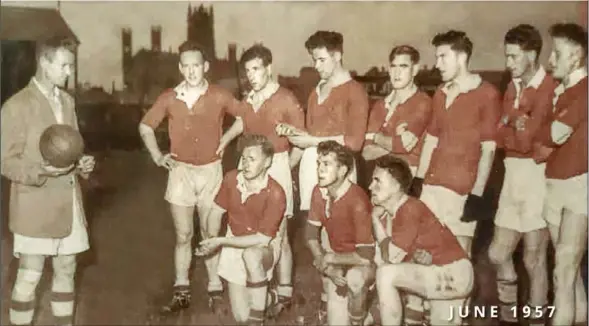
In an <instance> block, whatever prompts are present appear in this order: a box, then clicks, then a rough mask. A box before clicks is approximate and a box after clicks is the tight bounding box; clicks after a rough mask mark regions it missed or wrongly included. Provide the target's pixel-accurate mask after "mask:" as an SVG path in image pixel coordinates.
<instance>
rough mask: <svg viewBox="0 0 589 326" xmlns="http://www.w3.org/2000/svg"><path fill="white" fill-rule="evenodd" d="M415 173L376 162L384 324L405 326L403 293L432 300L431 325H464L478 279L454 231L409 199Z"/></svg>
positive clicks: (400, 164)
mask: <svg viewBox="0 0 589 326" xmlns="http://www.w3.org/2000/svg"><path fill="white" fill-rule="evenodd" d="M411 179H412V175H411V171H410V169H409V166H408V165H407V163H406V162H405V161H403V160H402V159H400V158H396V157H394V156H391V155H388V156H384V157H381V158H379V159H377V161H376V169H375V170H374V174H373V177H372V183H371V185H370V191H371V199H372V203H373V205H375V207H374V211H373V213H372V219H373V225H374V230H375V231H374V232H375V237H376V240H377V241H378V242H377V243H378V244H379V248H380V250H379V251H380V253H381V255H382V257H377V260H378V259H379V258H381V259H382V261H384V264H382V265H380V266H379V268H378V271H377V276H376V286H377V289H378V297H379V303H380V312H381V321H382V324H383V325H401V321H402V318H401V317H402V314H403V304H402V300H401V296H400V293H401V291H410V292H411V293H415V294H417V295H419V296H421V297H423V298H427V299H429V300H430V301H429V302H430V306H431V324H432V325H461V319H460V316H459V314H458V309H459V308H460V306H462V302H463V301H464V298H466V297H467V296H468V295H469V294H470V291H471V290H472V286H473V281H474V275H473V269H472V264H471V263H470V260H469V259H468V256H467V254H466V252H464V250H463V249H462V248H461V247H460V244H459V243H458V241H456V238H455V237H454V235H453V234H452V232H451V231H450V230H449V229H448V228H446V227H445V226H444V225H442V224H441V223H440V221H439V219H436V217H435V216H434V215H433V213H432V211H431V210H430V209H429V208H428V207H427V206H426V205H425V204H424V203H423V202H421V201H420V200H419V199H417V198H414V197H410V196H408V195H407V192H408V190H409V187H410V185H411Z"/></svg>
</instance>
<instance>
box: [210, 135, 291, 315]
mask: <svg viewBox="0 0 589 326" xmlns="http://www.w3.org/2000/svg"><path fill="white" fill-rule="evenodd" d="M239 145H240V146H239V147H240V148H243V150H241V151H240V152H241V153H242V154H241V165H242V168H241V171H239V172H238V171H235V170H234V171H232V172H229V173H228V174H227V175H226V176H225V179H224V180H223V183H222V185H221V189H220V190H219V193H218V194H217V197H216V198H215V204H216V205H215V207H214V209H213V212H212V214H211V218H210V219H209V221H210V223H212V224H213V225H212V226H211V227H210V229H211V230H219V229H220V227H221V219H222V216H223V213H224V212H227V216H228V218H229V220H228V227H227V235H226V236H225V237H213V238H209V239H207V240H203V241H202V242H201V245H202V250H203V251H204V252H205V253H206V252H212V251H215V250H216V249H217V248H219V247H222V250H221V255H220V260H219V275H220V276H221V277H223V278H224V279H226V280H227V281H228V284H229V286H228V287H229V298H230V300H231V310H232V311H233V316H234V317H235V320H236V321H237V322H238V323H245V322H247V323H248V324H249V325H262V324H263V321H264V309H265V307H266V305H270V304H275V302H274V299H275V297H273V300H269V301H268V302H267V301H266V297H267V293H268V282H269V281H270V279H271V278H272V270H273V267H274V265H275V264H276V262H277V260H278V256H279V255H280V246H281V244H282V239H281V238H282V237H283V236H284V233H285V232H284V231H285V223H283V218H284V210H285V209H286V197H285V194H284V190H283V189H282V187H281V186H280V185H279V184H278V182H276V181H275V180H274V179H273V178H272V176H270V175H269V174H270V173H269V169H270V166H271V165H272V158H273V156H274V144H272V143H271V142H270V141H269V140H268V139H266V137H264V136H261V135H252V134H249V135H245V136H243V138H242V139H241V140H240V144H239Z"/></svg>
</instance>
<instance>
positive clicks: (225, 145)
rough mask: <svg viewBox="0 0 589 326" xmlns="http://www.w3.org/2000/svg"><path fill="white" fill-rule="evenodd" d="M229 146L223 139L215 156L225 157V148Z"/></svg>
mask: <svg viewBox="0 0 589 326" xmlns="http://www.w3.org/2000/svg"><path fill="white" fill-rule="evenodd" d="M227 144H228V142H227V141H225V140H224V139H223V138H222V137H221V141H219V146H217V150H216V151H215V155H218V156H223V153H225V148H226V147H227Z"/></svg>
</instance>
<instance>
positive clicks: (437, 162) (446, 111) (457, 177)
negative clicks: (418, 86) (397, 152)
mask: <svg viewBox="0 0 589 326" xmlns="http://www.w3.org/2000/svg"><path fill="white" fill-rule="evenodd" d="M443 89H444V87H440V88H438V90H437V91H436V93H435V94H434V97H433V99H432V106H433V114H432V119H431V122H430V125H429V127H428V129H427V133H428V134H430V135H432V136H434V137H437V138H438V146H437V147H436V149H434V152H433V154H432V158H431V163H430V166H429V169H428V171H427V174H426V176H425V180H424V183H425V184H430V185H438V186H443V187H445V188H448V189H450V190H452V191H454V192H456V193H458V194H461V195H466V194H468V193H469V192H470V191H471V190H472V187H473V186H474V183H475V181H476V178H477V172H478V166H479V160H480V158H481V143H482V142H484V141H495V140H496V138H497V125H498V122H499V118H500V115H501V104H500V103H501V102H500V99H499V91H498V90H497V89H496V88H495V87H494V86H493V85H491V84H489V83H488V82H485V81H481V82H480V84H479V85H478V86H473V87H472V88H470V89H469V90H466V91H465V92H462V93H460V94H459V95H458V96H457V97H456V98H455V99H454V101H453V102H452V103H451V104H450V106H449V107H448V108H446V93H445V91H444V90H443Z"/></svg>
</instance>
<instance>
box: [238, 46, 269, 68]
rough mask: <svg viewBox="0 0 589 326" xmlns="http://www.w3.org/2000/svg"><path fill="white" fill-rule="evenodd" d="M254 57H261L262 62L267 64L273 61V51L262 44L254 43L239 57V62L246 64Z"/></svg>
mask: <svg viewBox="0 0 589 326" xmlns="http://www.w3.org/2000/svg"><path fill="white" fill-rule="evenodd" d="M254 59H261V60H262V64H264V66H267V65H269V64H271V63H272V51H270V49H268V48H267V47H265V46H263V45H262V44H254V45H253V46H252V47H250V48H249V49H247V50H245V52H243V54H242V55H241V58H240V59H239V64H240V65H241V66H245V64H246V63H247V62H249V61H251V60H254Z"/></svg>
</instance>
